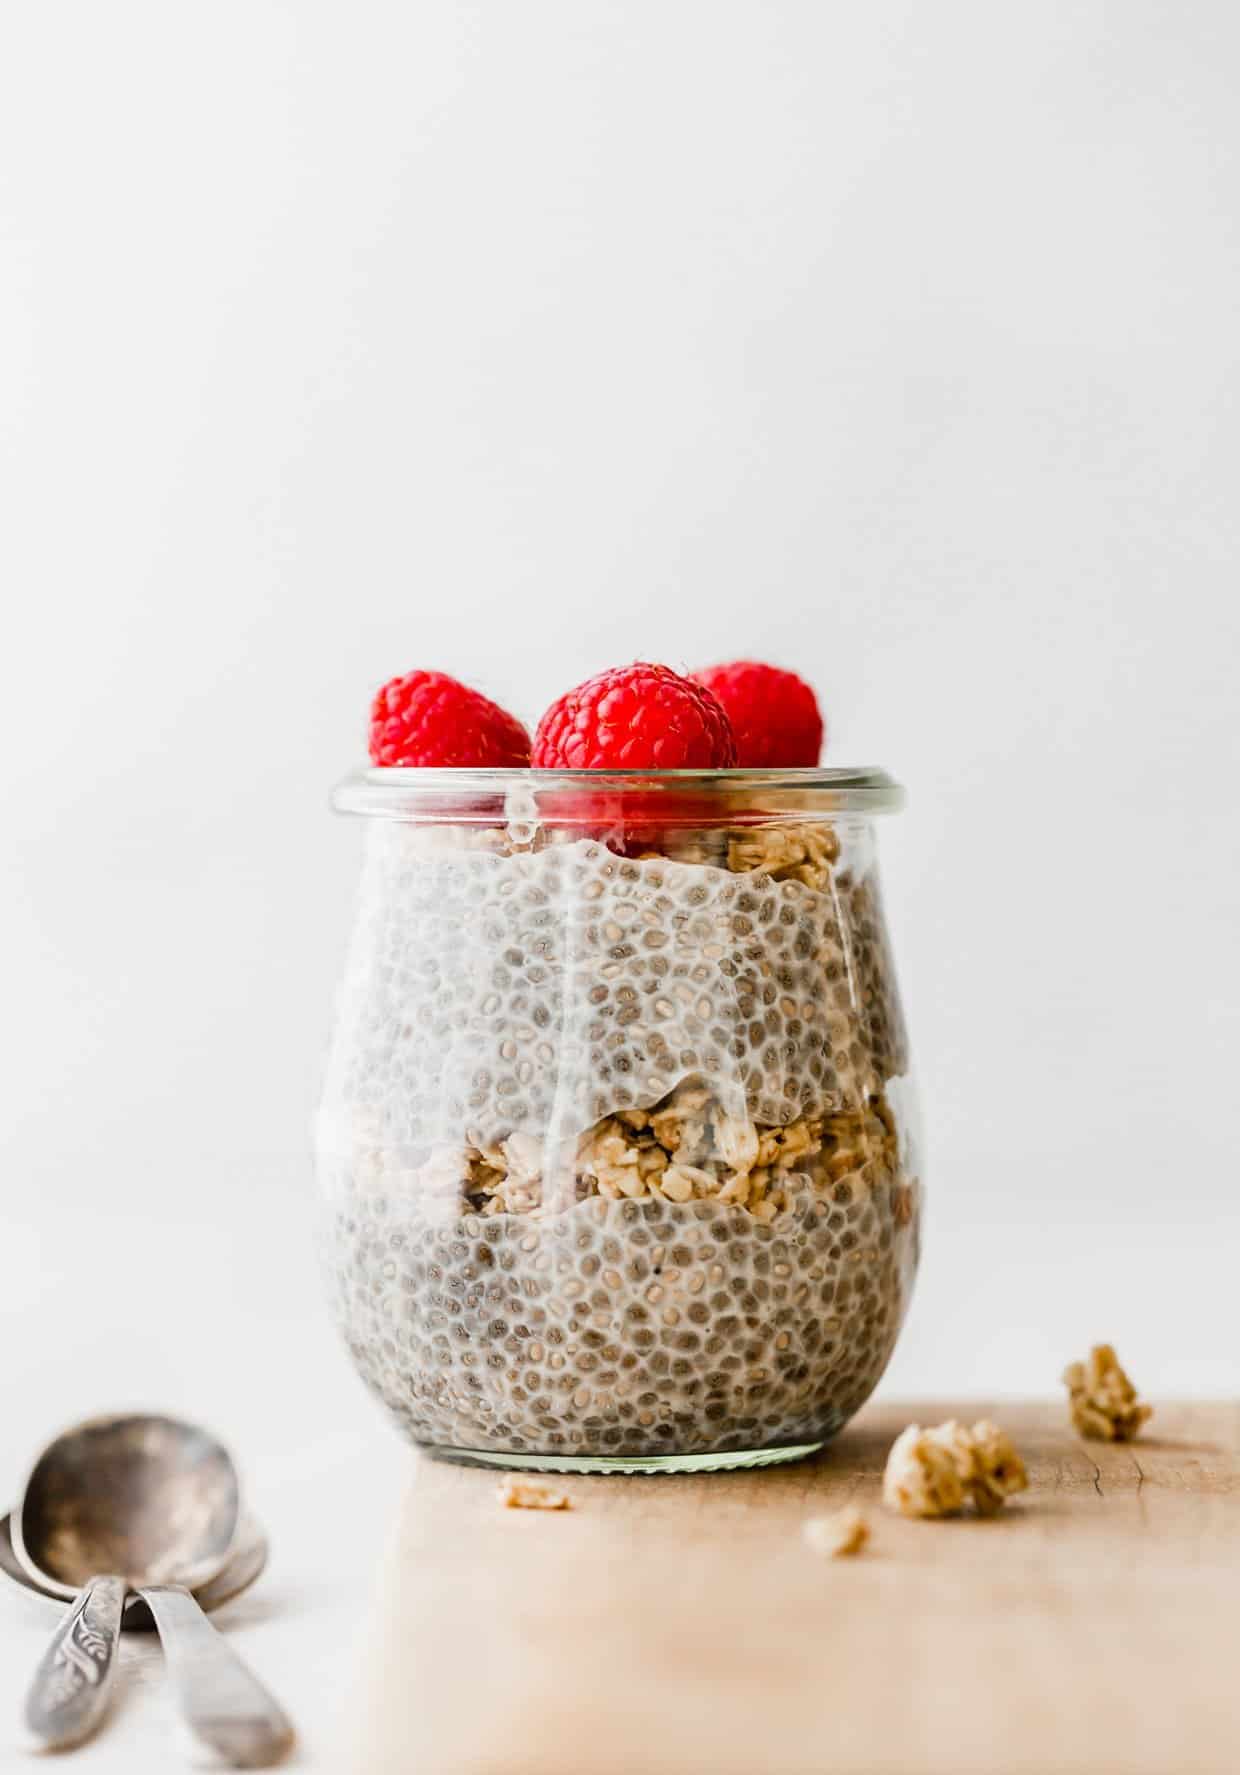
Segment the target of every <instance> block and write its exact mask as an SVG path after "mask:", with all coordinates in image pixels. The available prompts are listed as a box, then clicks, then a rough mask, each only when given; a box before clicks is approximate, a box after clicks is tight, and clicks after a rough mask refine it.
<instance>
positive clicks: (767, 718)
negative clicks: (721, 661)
mask: <svg viewBox="0 0 1240 1775" xmlns="http://www.w3.org/2000/svg"><path fill="white" fill-rule="evenodd" d="M693 676H694V678H695V679H696V680H697V682H698V683H699V684H704V685H705V686H706V688H707V690H710V691H713V692H714V694H715V696H716V697H718V699H719V701H720V703H721V704H722V705H723V707H724V709H725V710H726V711H727V715H728V719H729V720H730V721H731V723H732V731H733V733H735V735H736V754H737V759H738V761H739V762H740V764H741V765H743V766H745V767H747V768H749V769H753V770H758V769H762V768H764V767H770V766H780V765H798V764H817V762H818V760H819V758H820V757H821V755H822V740H823V726H822V713H821V711H820V710H819V707H818V698H817V697H816V696H815V695H814V693H813V691H812V690H811V689H810V687H809V685H808V684H807V683H806V682H805V680H804V678H798V677H797V675H796V673H795V672H784V671H781V670H780V668H779V667H778V666H764V665H762V664H761V663H760V662H759V661H758V660H754V659H737V660H732V661H731V663H730V664H728V665H726V666H708V667H707V668H706V670H705V671H704V672H695V673H694V674H693Z"/></svg>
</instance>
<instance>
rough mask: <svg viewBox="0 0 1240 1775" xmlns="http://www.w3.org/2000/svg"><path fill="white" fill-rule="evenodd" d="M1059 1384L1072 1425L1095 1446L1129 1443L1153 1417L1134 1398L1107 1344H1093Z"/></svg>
mask: <svg viewBox="0 0 1240 1775" xmlns="http://www.w3.org/2000/svg"><path fill="white" fill-rule="evenodd" d="M1063 1383H1064V1386H1065V1387H1067V1389H1068V1409H1069V1410H1070V1411H1071V1413H1072V1422H1073V1424H1074V1425H1075V1426H1076V1428H1077V1430H1078V1431H1079V1432H1080V1434H1081V1435H1082V1436H1089V1437H1092V1438H1093V1439H1094V1441H1096V1442H1131V1440H1132V1438H1133V1437H1134V1436H1135V1435H1137V1433H1138V1431H1139V1430H1140V1428H1141V1426H1142V1424H1144V1423H1145V1422H1146V1421H1147V1419H1149V1418H1151V1417H1152V1416H1153V1415H1154V1407H1153V1406H1152V1405H1145V1404H1143V1403H1142V1402H1141V1401H1140V1400H1139V1399H1138V1398H1137V1389H1136V1388H1135V1387H1134V1386H1133V1384H1132V1382H1131V1381H1130V1380H1129V1378H1128V1376H1127V1375H1126V1374H1125V1373H1124V1370H1123V1369H1122V1368H1121V1366H1120V1361H1119V1357H1118V1356H1117V1355H1116V1354H1115V1350H1114V1348H1113V1346H1112V1345H1111V1344H1095V1345H1094V1347H1093V1349H1092V1350H1091V1351H1090V1352H1089V1357H1088V1360H1087V1361H1085V1362H1070V1363H1069V1364H1068V1366H1067V1368H1065V1369H1064V1371H1063Z"/></svg>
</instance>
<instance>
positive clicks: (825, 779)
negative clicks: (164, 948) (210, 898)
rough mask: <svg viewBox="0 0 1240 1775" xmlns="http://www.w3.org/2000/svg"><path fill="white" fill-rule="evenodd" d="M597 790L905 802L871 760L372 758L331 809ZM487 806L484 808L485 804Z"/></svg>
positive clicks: (784, 801) (835, 806)
mask: <svg viewBox="0 0 1240 1775" xmlns="http://www.w3.org/2000/svg"><path fill="white" fill-rule="evenodd" d="M600 790H605V791H608V792H610V793H619V794H623V796H624V797H625V799H626V801H627V800H628V799H629V798H630V797H642V798H643V799H644V798H646V797H649V798H650V801H649V806H650V809H651V812H652V813H655V812H656V811H657V804H658V797H659V796H661V795H667V794H668V793H669V791H675V792H677V793H678V794H680V795H683V794H684V793H685V791H690V792H691V793H692V794H693V795H694V796H698V795H701V796H703V797H704V798H709V799H710V800H711V801H712V802H713V803H715V804H717V805H718V806H719V807H720V809H723V808H726V807H727V806H729V804H735V803H736V802H737V801H739V800H742V799H744V798H745V797H758V798H760V799H761V802H762V803H763V805H764V806H765V807H768V808H769V809H770V810H771V811H772V812H773V813H776V812H799V813H818V814H827V815H840V814H865V815H869V814H887V813H896V812H898V811H899V809H900V808H902V807H903V806H904V801H905V794H904V790H903V788H902V787H901V785H900V784H899V783H898V782H896V780H895V779H894V777H891V776H889V775H888V773H887V772H886V771H885V770H879V769H878V768H877V767H875V766H872V765H862V766H856V767H847V766H840V765H832V766H822V765H810V766H797V767H791V766H790V767H784V768H774V769H761V770H756V769H755V770H744V769H740V770H737V769H734V770H534V769H519V768H518V769H503V770H497V769H473V768H465V769H456V768H449V767H446V766H438V765H437V766H417V767H414V766H408V765H374V766H370V767H369V768H366V769H362V770H356V771H353V772H351V773H350V775H348V776H347V777H345V778H344V780H343V781H342V782H340V783H338V784H337V785H336V787H335V788H334V789H333V791H332V796H331V804H332V806H333V808H335V810H336V811H337V813H345V814H377V815H379V816H381V817H384V816H386V817H387V818H389V819H403V820H411V819H412V820H417V819H424V820H435V819H445V818H448V817H464V818H465V819H467V820H473V819H478V818H482V817H487V818H493V817H494V809H495V807H496V805H497V804H498V805H500V806H502V805H503V804H504V803H505V802H506V801H507V800H508V798H509V797H510V796H511V795H513V794H514V792H517V793H519V792H521V791H525V792H526V793H527V794H528V795H530V796H531V797H532V798H533V803H534V806H535V808H536V807H537V804H538V802H539V799H540V797H541V796H543V795H546V794H552V795H555V796H556V797H563V796H564V795H566V794H573V793H589V794H591V795H597V794H598V792H599V791H600ZM488 807H489V809H490V811H489V812H486V813H484V809H486V808H488Z"/></svg>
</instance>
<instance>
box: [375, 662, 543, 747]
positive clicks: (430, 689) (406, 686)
mask: <svg viewBox="0 0 1240 1775" xmlns="http://www.w3.org/2000/svg"><path fill="white" fill-rule="evenodd" d="M370 756H371V760H372V762H373V763H375V764H417V765H435V764H438V765H458V766H462V767H466V768H474V769H479V768H482V769H492V768H500V767H503V766H506V765H526V764H528V763H529V761H530V736H529V734H528V733H526V731H525V729H524V727H522V725H521V723H520V722H519V721H518V720H517V718H516V716H515V715H510V714H509V713H508V712H507V710H506V709H501V708H500V706H499V704H498V703H493V702H492V701H491V699H490V698H489V697H485V696H483V695H482V693H481V691H477V690H471V689H470V688H469V686H468V685H467V684H462V683H460V682H459V680H458V679H456V678H449V677H448V675H447V673H446V672H406V673H405V675H404V677H403V678H392V679H389V681H388V682H387V683H386V684H385V685H384V686H383V689H382V690H378V691H376V692H375V699H374V701H373V703H372V704H371V705H370Z"/></svg>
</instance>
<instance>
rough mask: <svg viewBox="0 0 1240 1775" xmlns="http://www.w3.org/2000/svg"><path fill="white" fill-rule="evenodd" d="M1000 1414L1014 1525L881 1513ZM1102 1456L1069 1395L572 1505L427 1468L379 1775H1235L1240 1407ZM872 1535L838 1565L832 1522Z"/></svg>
mask: <svg viewBox="0 0 1240 1775" xmlns="http://www.w3.org/2000/svg"><path fill="white" fill-rule="evenodd" d="M981 1415H990V1416H993V1417H995V1418H996V1419H997V1420H998V1421H999V1422H1000V1423H1001V1424H1003V1425H1004V1426H1005V1427H1006V1428H1008V1429H1009V1430H1010V1431H1011V1433H1012V1435H1013V1436H1014V1438H1015V1440H1016V1443H1017V1446H1018V1447H1019V1448H1020V1449H1021V1450H1022V1452H1023V1453H1024V1455H1025V1458H1026V1460H1027V1462H1028V1464H1029V1469H1030V1480H1031V1487H1030V1490H1029V1491H1028V1492H1027V1493H1025V1494H1024V1495H1023V1496H1022V1497H1020V1498H1018V1499H1016V1500H1015V1501H1014V1502H1013V1503H1012V1504H1010V1505H1009V1506H1008V1507H1007V1509H1006V1510H1004V1511H1003V1512H1002V1514H1001V1515H999V1516H998V1517H996V1518H995V1519H994V1520H993V1521H979V1520H977V1519H976V1518H961V1519H959V1520H954V1521H940V1522H911V1521H906V1520H904V1519H902V1518H899V1517H896V1516H892V1515H890V1514H888V1513H887V1512H886V1511H884V1510H883V1508H882V1506H881V1505H880V1504H879V1502H878V1491H879V1478H880V1474H881V1472H882V1467H883V1462H884V1459H885V1456H886V1452H887V1449H888V1447H889V1445H890V1443H891V1441H892V1439H893V1437H894V1436H895V1434H896V1433H897V1431H898V1430H900V1429H901V1428H903V1426H904V1425H905V1424H906V1423H908V1422H910V1421H918V1422H921V1423H934V1422H937V1421H939V1420H940V1419H942V1418H945V1417H960V1418H965V1419H969V1420H972V1419H973V1418H976V1417H978V1416H981ZM1148 1430H1149V1433H1148V1434H1147V1435H1145V1436H1143V1437H1142V1438H1141V1439H1140V1440H1139V1441H1137V1442H1136V1443H1132V1444H1128V1445H1118V1446H1113V1445H1110V1444H1105V1443H1094V1442H1088V1443H1087V1442H1082V1441H1081V1440H1079V1439H1078V1438H1077V1437H1076V1436H1075V1435H1074V1434H1073V1432H1072V1430H1071V1429H1070V1427H1069V1425H1068V1422H1067V1414H1066V1410H1065V1407H1064V1405H1063V1403H1062V1402H1059V1403H1056V1404H1054V1405H1032V1406H1030V1405H1025V1406H992V1407H985V1406H983V1405H980V1404H978V1403H977V1402H973V1403H971V1404H968V1403H960V1402H956V1403H955V1404H951V1405H942V1406H934V1407H931V1406H927V1405H925V1404H921V1405H918V1406H915V1407H910V1406H901V1405H892V1404H880V1405H876V1406H874V1407H872V1408H870V1409H869V1410H867V1411H865V1412H863V1413H862V1415H861V1416H860V1417H859V1418H858V1419H857V1420H856V1422H855V1423H854V1424H853V1425H852V1426H850V1428H849V1429H848V1430H846V1431H845V1432H844V1434H843V1435H842V1436H841V1437H840V1439H839V1440H838V1441H837V1442H836V1443H835V1444H834V1445H833V1447H831V1448H830V1449H828V1450H827V1451H826V1452H825V1453H824V1454H823V1455H821V1456H819V1457H818V1458H817V1459H815V1460H812V1461H808V1462H803V1463H801V1464H800V1465H797V1466H791V1467H783V1468H772V1469H769V1470H767V1471H764V1472H756V1473H748V1474H746V1473H735V1474H732V1473H725V1474H711V1475H706V1476H703V1477H701V1478H666V1477H662V1478H653V1479H638V1478H628V1477H614V1478H598V1479H568V1480H563V1481H556V1480H553V1481H551V1483H556V1484H561V1485H563V1487H564V1488H565V1489H566V1490H568V1491H569V1492H570V1493H571V1496H572V1498H573V1503H574V1508H573V1510H571V1511H570V1512H567V1513H565V1512H556V1513H550V1512H544V1511H538V1512H534V1511H520V1510H505V1509H502V1508H500V1506H499V1504H498V1502H497V1499H496V1479H495V1477H494V1476H493V1475H491V1474H488V1473H485V1472H480V1471H477V1470H471V1469H465V1468H458V1467H448V1466H443V1465H440V1464H438V1463H435V1462H432V1461H429V1460H421V1461H419V1462H418V1464H417V1468H416V1472H415V1475H414V1480H413V1484H412V1486H411V1488H410V1491H409V1494H408V1497H407V1499H406V1501H405V1505H404V1508H403V1513H402V1518H401V1521H400V1523H399V1525H398V1532H397V1535H396V1537H395V1541H394V1544H393V1549H392V1554H391V1558H390V1562H389V1565H388V1567H387V1570H386V1572H385V1576H384V1583H383V1594H382V1600H381V1605H380V1609H379V1617H378V1620H377V1623H376V1626H377V1631H376V1633H375V1634H374V1636H373V1646H372V1654H373V1655H372V1657H371V1658H370V1659H369V1660H368V1666H369V1674H368V1677H367V1679H366V1683H365V1692H364V1693H363V1694H362V1695H361V1697H360V1705H359V1708H358V1712H357V1715H356V1716H355V1717H356V1720H357V1726H356V1729H355V1731H354V1733H353V1742H352V1745H351V1751H352V1754H353V1757H354V1760H353V1762H352V1763H351V1769H352V1770H353V1771H356V1772H357V1775H361V1772H363V1771H364V1772H365V1775H465V1772H468V1775H664V1772H665V1771H666V1772H667V1775H672V1772H673V1771H675V1772H676V1775H699V1772H701V1775H826V1772H828V1771H836V1770H840V1771H848V1772H849V1775H870V1772H878V1771H882V1772H883V1775H895V1772H899V1775H940V1772H941V1775H1009V1772H1010V1775H1023V1772H1025V1771H1034V1770H1036V1771H1039V1775H1041V1772H1050V1771H1053V1772H1054V1775H1075V1772H1076V1771H1082V1772H1084V1771H1089V1775H1130V1772H1131V1775H1136V1772H1140V1775H1147V1772H1148V1775H1196V1772H1197V1771H1208V1772H1209V1775H1236V1771H1240V1405H1235V1404H1212V1405H1199V1406H1188V1405H1178V1406H1176V1405H1160V1406H1159V1407H1158V1409H1157V1413H1156V1416H1155V1418H1154V1420H1153V1422H1152V1424H1150V1425H1149V1427H1148ZM845 1502H857V1503H860V1504H862V1505H864V1506H866V1507H868V1508H870V1510H871V1526H872V1530H873V1539H872V1541H871V1544H870V1546H869V1547H868V1548H867V1549H866V1550H865V1551H864V1552H863V1553H861V1554H860V1555H859V1556H857V1557H855V1558H852V1559H837V1560H822V1559H820V1558H818V1557H816V1556H814V1555H813V1554H811V1553H810V1552H809V1551H808V1549H807V1548H806V1546H805V1544H804V1542H803V1540H802V1538H801V1532H800V1528H801V1523H802V1522H803V1520H804V1519H805V1518H806V1517H807V1516H810V1515H813V1514H815V1513H819V1512H822V1511H825V1510H831V1509H834V1508H836V1507H838V1506H839V1505H841V1504H843V1503H845Z"/></svg>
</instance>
